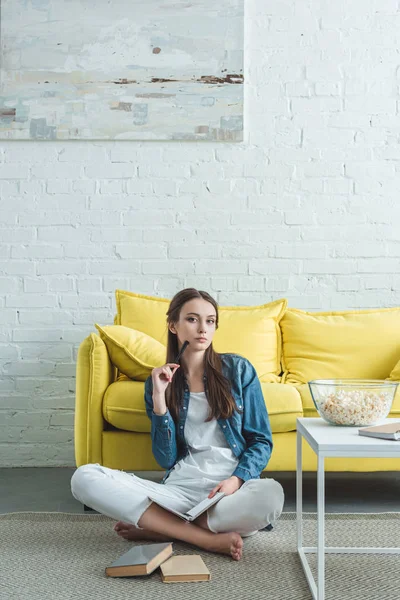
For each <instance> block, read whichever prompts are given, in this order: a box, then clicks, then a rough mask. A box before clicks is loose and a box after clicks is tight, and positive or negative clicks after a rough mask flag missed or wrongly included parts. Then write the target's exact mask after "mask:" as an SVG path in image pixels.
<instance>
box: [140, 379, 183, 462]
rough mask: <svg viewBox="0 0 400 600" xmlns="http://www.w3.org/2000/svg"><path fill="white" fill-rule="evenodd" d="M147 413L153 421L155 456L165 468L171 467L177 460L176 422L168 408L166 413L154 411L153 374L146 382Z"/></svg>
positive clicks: (152, 442)
mask: <svg viewBox="0 0 400 600" xmlns="http://www.w3.org/2000/svg"><path fill="white" fill-rule="evenodd" d="M144 400H145V405H146V413H147V416H148V417H149V419H150V421H151V444H152V451H153V455H154V458H155V459H156V461H157V462H158V464H159V465H160V467H162V468H163V469H170V468H171V467H173V465H174V464H175V463H176V460H177V444H176V430H175V423H174V420H173V419H172V416H171V414H170V412H169V410H168V409H167V412H166V413H165V415H156V414H154V412H153V381H152V378H151V376H150V377H148V378H147V379H146V382H145V384H144Z"/></svg>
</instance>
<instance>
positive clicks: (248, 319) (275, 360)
mask: <svg viewBox="0 0 400 600" xmlns="http://www.w3.org/2000/svg"><path fill="white" fill-rule="evenodd" d="M115 294H116V303H117V315H116V318H115V323H116V324H117V325H124V326H125V327H130V328H132V329H136V330H138V331H142V332H144V333H147V335H150V336H151V337H152V338H154V339H156V340H158V341H159V342H160V343H161V344H164V345H165V346H166V344H167V333H168V328H167V324H166V318H167V317H166V313H167V310H168V306H169V303H170V300H168V299H166V298H157V297H154V296H144V295H142V294H135V293H133V292H127V291H123V290H116V293H115ZM286 306H287V300H285V299H281V300H275V301H274V302H270V303H268V304H262V305H260V306H222V307H219V327H218V329H217V331H216V332H215V336H214V339H213V347H214V350H215V351H216V352H220V353H224V352H232V353H235V354H240V355H242V356H244V357H245V358H247V359H248V360H249V361H250V362H251V363H252V364H253V365H254V368H255V369H256V371H257V374H258V377H259V379H260V381H263V382H270V383H278V382H279V381H280V372H281V334H280V328H279V322H280V320H281V318H282V315H283V314H284V312H285V310H286Z"/></svg>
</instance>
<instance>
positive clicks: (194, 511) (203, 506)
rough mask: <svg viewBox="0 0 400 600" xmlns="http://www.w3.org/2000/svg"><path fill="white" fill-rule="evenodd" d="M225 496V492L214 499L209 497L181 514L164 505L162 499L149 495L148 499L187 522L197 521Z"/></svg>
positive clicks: (218, 493)
mask: <svg viewBox="0 0 400 600" xmlns="http://www.w3.org/2000/svg"><path fill="white" fill-rule="evenodd" d="M223 496H225V493H224V492H217V493H216V494H215V496H213V497H212V498H208V497H207V498H205V499H204V500H202V501H201V502H199V503H198V504H196V506H194V507H193V508H191V509H190V510H188V511H187V512H185V513H181V512H179V511H178V510H175V509H174V508H171V507H169V506H167V505H166V504H163V502H162V500H161V499H160V498H153V497H152V496H151V495H150V494H148V497H149V498H150V500H152V501H153V502H154V503H155V504H158V506H162V508H165V510H169V512H172V513H173V514H174V515H177V516H178V517H180V518H181V519H184V520H185V521H194V520H195V519H197V517H199V516H200V515H202V514H203V512H205V511H206V510H208V509H209V508H210V507H211V506H213V505H214V504H216V503H217V502H218V501H219V500H221V498H222V497H223Z"/></svg>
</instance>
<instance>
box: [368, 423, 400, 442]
mask: <svg viewBox="0 0 400 600" xmlns="http://www.w3.org/2000/svg"><path fill="white" fill-rule="evenodd" d="M358 433H359V434H360V435H366V436H368V437H374V438H381V439H383V440H394V441H397V442H400V421H395V422H394V423H386V424H385V425H374V426H373V427H363V428H362V429H359V430H358Z"/></svg>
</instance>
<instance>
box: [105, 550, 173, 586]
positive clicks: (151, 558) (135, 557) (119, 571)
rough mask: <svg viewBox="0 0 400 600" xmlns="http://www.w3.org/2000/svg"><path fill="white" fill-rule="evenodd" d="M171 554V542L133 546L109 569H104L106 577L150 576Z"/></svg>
mask: <svg viewBox="0 0 400 600" xmlns="http://www.w3.org/2000/svg"><path fill="white" fill-rule="evenodd" d="M172 553H173V548H172V542H166V543H163V544H146V545H143V546H133V547H132V548H131V549H130V550H128V552H125V554H123V555H122V556H120V557H119V558H118V559H117V560H116V561H114V562H113V563H112V564H111V565H110V566H109V567H106V569H105V571H106V575H108V576H109V577H132V576H133V575H150V573H152V572H153V571H154V570H155V569H157V567H159V566H160V564H161V563H163V562H164V561H165V560H167V558H169V557H170V556H171V554H172Z"/></svg>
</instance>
